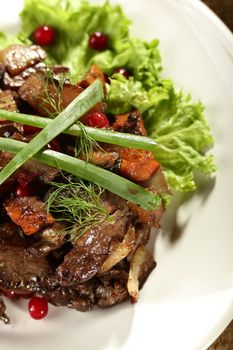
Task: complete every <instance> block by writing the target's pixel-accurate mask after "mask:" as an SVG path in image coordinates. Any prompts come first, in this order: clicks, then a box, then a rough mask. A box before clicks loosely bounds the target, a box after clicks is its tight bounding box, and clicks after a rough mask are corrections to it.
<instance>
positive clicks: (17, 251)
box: [0, 223, 51, 292]
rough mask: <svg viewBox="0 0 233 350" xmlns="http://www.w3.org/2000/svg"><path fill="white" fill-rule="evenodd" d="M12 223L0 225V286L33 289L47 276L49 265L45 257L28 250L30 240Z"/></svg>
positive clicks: (23, 289)
mask: <svg viewBox="0 0 233 350" xmlns="http://www.w3.org/2000/svg"><path fill="white" fill-rule="evenodd" d="M21 236H22V233H21V232H20V229H19V227H17V226H16V225H14V224H13V223H5V224H3V225H1V226H0V287H1V288H3V289H6V290H14V289H15V290H17V291H21V292H28V291H35V290H36V288H38V283H37V282H38V280H40V279H41V278H42V277H43V276H47V275H48V274H49V273H50V271H51V267H50V265H49V262H48V261H47V260H46V259H45V258H40V259H38V258H35V257H34V256H33V255H31V254H30V253H29V252H28V248H29V246H30V242H29V241H28V240H25V239H23V238H22V237H21Z"/></svg>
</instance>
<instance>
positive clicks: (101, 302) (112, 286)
mask: <svg viewBox="0 0 233 350" xmlns="http://www.w3.org/2000/svg"><path fill="white" fill-rule="evenodd" d="M123 267H124V266H123ZM127 279H128V273H127V268H124V269H120V268H119V267H118V268H114V269H112V270H110V271H109V272H108V273H107V274H105V275H103V276H100V277H99V280H98V284H97V287H96V298H97V305H98V306H99V307H101V308H106V307H110V306H113V305H116V304H118V303H121V302H122V301H124V300H125V299H127V298H128V297H129V293H128V290H127Z"/></svg>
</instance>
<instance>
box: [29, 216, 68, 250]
mask: <svg viewBox="0 0 233 350" xmlns="http://www.w3.org/2000/svg"><path fill="white" fill-rule="evenodd" d="M65 227H66V226H65V225H64V224H63V223H60V222H58V221H57V222H55V223H54V224H53V225H52V226H49V227H46V228H44V229H42V230H41V231H40V232H39V233H37V234H36V235H35V239H37V241H36V242H35V243H34V244H33V245H32V246H31V247H30V252H31V253H32V254H33V255H35V256H45V255H48V253H49V252H51V251H53V250H55V249H58V248H60V247H61V246H62V245H63V243H65V235H66V233H65Z"/></svg>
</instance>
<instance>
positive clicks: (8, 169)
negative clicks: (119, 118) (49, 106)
mask: <svg viewBox="0 0 233 350" xmlns="http://www.w3.org/2000/svg"><path fill="white" fill-rule="evenodd" d="M102 98H103V89H102V83H101V82H100V81H99V80H96V81H95V82H94V83H93V84H92V85H91V86H89V87H88V88H87V89H86V90H84V91H83V92H82V93H81V94H80V95H79V96H77V97H76V98H75V99H74V100H73V101H72V102H71V103H70V104H69V106H68V107H66V108H65V109H64V110H63V111H62V112H61V113H60V114H59V115H58V116H57V117H56V118H55V119H53V120H52V122H51V123H50V124H49V125H47V126H46V127H45V128H44V129H43V130H42V131H40V132H39V133H38V135H37V136H35V137H34V138H33V139H32V140H31V141H30V142H29V143H28V144H26V145H25V147H24V148H23V149H22V150H21V151H20V152H19V153H18V154H17V155H16V156H15V157H14V158H13V159H12V160H11V161H10V162H9V163H8V164H7V165H6V166H5V167H4V169H3V170H2V171H1V172H0V185H1V184H2V183H3V182H4V181H5V180H6V179H7V178H8V177H9V176H10V175H11V174H13V173H14V172H15V171H16V170H17V169H18V168H19V167H20V166H21V165H22V164H24V163H25V162H26V161H27V160H28V159H30V158H31V157H33V155H35V154H36V153H37V152H38V151H40V150H41V149H42V148H43V147H44V146H45V145H47V144H48V143H49V142H50V141H51V140H52V139H54V138H55V137H56V136H58V135H59V134H60V133H62V132H63V131H64V130H66V129H67V128H68V127H70V126H71V125H72V124H74V123H75V122H76V120H77V119H78V118H80V117H81V116H82V115H83V114H85V113H86V112H87V111H88V110H89V109H90V108H92V107H93V106H94V105H95V104H96V103H97V102H98V101H100V100H101V99H102Z"/></svg>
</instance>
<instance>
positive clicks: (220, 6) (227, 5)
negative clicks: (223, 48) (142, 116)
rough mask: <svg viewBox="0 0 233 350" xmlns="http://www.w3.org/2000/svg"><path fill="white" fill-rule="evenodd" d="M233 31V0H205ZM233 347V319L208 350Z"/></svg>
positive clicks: (228, 349) (226, 349) (225, 349)
mask: <svg viewBox="0 0 233 350" xmlns="http://www.w3.org/2000/svg"><path fill="white" fill-rule="evenodd" d="M203 2H204V3H205V4H206V5H207V6H209V7H210V8H211V9H212V10H213V11H214V12H215V13H216V14H217V15H218V16H219V17H220V18H221V19H222V21H223V22H224V23H225V24H226V25H227V26H228V28H229V29H230V30H231V31H232V32H233V0H203ZM232 349H233V321H232V322H231V323H230V325H229V326H228V327H227V328H226V329H225V331H224V332H223V333H222V334H221V336H220V337H219V338H218V339H217V340H216V341H215V342H214V344H213V345H211V346H210V348H209V349H208V350H232Z"/></svg>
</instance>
